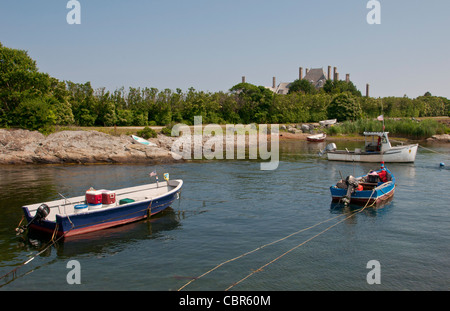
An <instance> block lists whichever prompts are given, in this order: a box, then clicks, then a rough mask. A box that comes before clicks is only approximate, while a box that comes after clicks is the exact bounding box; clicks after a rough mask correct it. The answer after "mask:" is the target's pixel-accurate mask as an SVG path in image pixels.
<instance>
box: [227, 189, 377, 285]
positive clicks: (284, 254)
mask: <svg viewBox="0 0 450 311" xmlns="http://www.w3.org/2000/svg"><path fill="white" fill-rule="evenodd" d="M374 193H375V190H373V191H372V194H371V195H370V197H369V200H367V203H366V205H365V206H364V207H363V208H361V209H359V210H357V211H355V212H352V213H350V215H349V216H347V217H346V218H344V219H342V220H340V221H338V222H337V223H335V224H333V225H331V226H329V227H328V228H326V229H324V230H322V231H321V232H319V233H318V234H316V235H314V236H313V237H311V238H309V239H307V240H306V241H303V242H302V243H300V244H298V245H297V246H294V247H293V248H291V249H290V250H288V251H287V252H285V253H283V254H281V255H280V256H278V257H277V258H275V259H273V260H271V261H269V262H268V263H266V264H265V265H263V266H261V267H259V268H258V269H256V270H253V271H252V272H251V273H250V274H249V275H247V276H246V277H244V278H242V279H241V280H239V281H237V282H236V283H233V284H232V285H230V286H229V287H228V288H227V289H225V291H228V290H230V289H231V288H233V287H234V286H236V285H238V284H239V283H242V282H243V281H245V280H246V279H248V278H249V277H251V276H252V275H253V274H255V273H256V272H260V271H263V269H264V268H265V267H267V266H268V265H270V264H272V263H274V262H275V261H277V260H279V259H280V258H282V257H284V256H286V255H287V254H289V253H290V252H292V251H293V250H295V249H297V248H299V247H300V246H303V245H305V244H306V243H308V242H310V241H312V240H313V239H315V238H317V237H318V236H320V235H322V234H323V233H325V232H327V231H328V230H330V229H331V228H333V227H335V226H337V225H338V224H340V223H341V222H344V221H346V220H347V219H350V218H351V217H353V216H354V215H356V214H359V213H361V212H362V211H364V210H365V209H366V208H368V207H372V206H373V205H374V204H375V203H376V200H374V202H372V204H370V205H369V203H370V200H371V199H372V196H373V194H374ZM344 215H345V214H344Z"/></svg>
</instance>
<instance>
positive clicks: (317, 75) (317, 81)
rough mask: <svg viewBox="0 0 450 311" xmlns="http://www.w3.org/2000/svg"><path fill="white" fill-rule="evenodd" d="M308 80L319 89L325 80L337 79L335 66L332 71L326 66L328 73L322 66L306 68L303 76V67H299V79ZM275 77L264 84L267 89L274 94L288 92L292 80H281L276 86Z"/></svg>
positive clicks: (348, 78) (347, 78)
mask: <svg viewBox="0 0 450 311" xmlns="http://www.w3.org/2000/svg"><path fill="white" fill-rule="evenodd" d="M302 79H305V80H308V81H309V82H311V83H312V85H314V87H315V88H316V89H320V88H322V87H323V86H324V85H325V82H326V81H327V80H328V79H329V80H335V81H337V80H339V73H338V72H337V68H336V67H334V71H333V73H332V72H331V66H328V74H327V73H326V72H325V71H324V69H323V68H312V69H308V68H307V69H306V74H305V76H303V68H302V67H300V68H299V80H302ZM346 81H347V82H349V81H350V74H347V75H346ZM275 82H276V81H275V77H273V83H272V86H271V87H269V86H266V88H267V89H269V90H271V91H272V92H274V93H276V94H288V93H289V88H290V86H291V84H292V82H281V83H280V84H278V86H277V85H276V83H275Z"/></svg>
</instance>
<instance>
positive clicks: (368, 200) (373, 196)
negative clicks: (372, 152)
mask: <svg viewBox="0 0 450 311" xmlns="http://www.w3.org/2000/svg"><path fill="white" fill-rule="evenodd" d="M330 191H331V197H332V201H333V202H334V203H344V204H345V205H348V204H356V205H364V206H369V204H370V206H372V205H373V206H379V205H382V204H383V203H386V202H388V201H389V200H390V199H392V198H393V196H394V191H395V177H394V175H393V174H392V173H391V172H390V171H389V170H388V169H387V168H386V167H384V162H382V163H381V169H380V170H378V171H371V172H369V173H368V174H366V175H364V176H360V177H353V176H351V175H350V176H347V178H345V180H344V179H341V180H340V181H339V182H338V183H337V184H336V185H334V186H331V187H330Z"/></svg>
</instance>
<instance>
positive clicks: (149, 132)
mask: <svg viewBox="0 0 450 311" xmlns="http://www.w3.org/2000/svg"><path fill="white" fill-rule="evenodd" d="M137 134H138V136H141V137H142V138H145V139H148V138H155V137H156V136H157V134H156V131H155V130H154V129H152V128H149V127H148V126H146V127H144V129H143V130H140V131H138V132H137Z"/></svg>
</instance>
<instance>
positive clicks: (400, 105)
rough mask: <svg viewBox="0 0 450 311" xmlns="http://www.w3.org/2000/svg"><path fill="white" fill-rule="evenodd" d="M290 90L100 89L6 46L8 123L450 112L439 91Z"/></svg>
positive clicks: (332, 84)
mask: <svg viewBox="0 0 450 311" xmlns="http://www.w3.org/2000/svg"><path fill="white" fill-rule="evenodd" d="M293 86H294V87H293V88H292V89H291V92H290V93H289V94H287V95H279V94H274V93H273V92H272V91H270V90H269V89H267V88H265V87H262V86H255V85H252V84H249V83H239V84H237V85H235V86H233V87H232V88H231V89H230V90H229V92H204V91H198V90H195V89H193V88H190V89H188V90H187V91H183V90H181V89H176V90H175V91H174V90H170V89H164V90H158V89H156V88H149V87H146V88H134V87H130V88H128V89H125V88H120V89H116V90H114V91H109V90H106V89H105V88H99V89H95V90H94V89H93V88H92V86H91V84H90V82H86V83H74V82H71V81H59V80H57V79H55V78H53V77H51V76H49V75H48V74H45V73H41V72H39V70H38V68H37V66H36V62H35V61H34V60H32V59H31V58H30V57H29V56H28V54H27V52H25V51H22V50H16V49H10V48H7V47H3V46H2V45H1V43H0V126H1V127H22V128H27V129H32V130H41V131H50V130H51V128H52V127H53V126H55V125H60V126H66V125H78V126H145V125H167V124H170V123H185V124H192V123H193V120H194V116H202V117H203V123H217V124H225V123H231V124H238V123H243V124H249V123H253V122H255V123H260V124H269V123H300V122H317V121H319V120H325V119H334V118H337V119H339V121H344V120H358V119H361V118H374V117H376V116H378V115H380V114H381V113H382V111H383V113H384V115H385V116H386V117H428V116H444V115H450V101H449V100H448V99H447V98H444V97H435V96H431V94H425V95H424V96H420V97H417V98H415V99H411V98H408V97H387V98H380V99H375V98H366V97H362V96H361V93H360V92H359V91H358V90H357V89H356V88H355V87H354V85H353V84H352V83H351V82H349V83H347V82H345V81H331V80H330V81H327V82H326V84H325V87H324V88H322V89H320V90H317V89H315V88H312V87H311V85H310V84H309V82H307V81H304V80H303V81H295V82H294V84H293Z"/></svg>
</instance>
